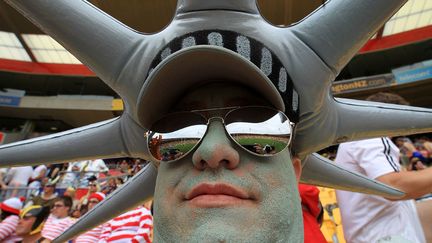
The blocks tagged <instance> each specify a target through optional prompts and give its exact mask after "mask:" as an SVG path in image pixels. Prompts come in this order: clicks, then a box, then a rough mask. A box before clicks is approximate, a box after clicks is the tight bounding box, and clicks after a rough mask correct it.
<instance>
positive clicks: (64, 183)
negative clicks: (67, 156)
mask: <svg viewBox="0 0 432 243" xmlns="http://www.w3.org/2000/svg"><path fill="white" fill-rule="evenodd" d="M80 166H81V162H79V161H78V162H71V163H69V164H68V166H67V169H66V171H64V174H63V175H61V179H60V182H59V186H60V187H64V188H65V187H69V186H77V184H78V179H79V174H80V171H81V167H80Z"/></svg>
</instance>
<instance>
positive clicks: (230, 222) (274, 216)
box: [154, 86, 303, 242]
mask: <svg viewBox="0 0 432 243" xmlns="http://www.w3.org/2000/svg"><path fill="white" fill-rule="evenodd" d="M210 87H211V88H209V89H205V90H204V91H203V90H201V91H202V94H203V95H202V96H200V97H206V98H205V99H200V102H204V103H205V104H206V105H207V104H210V105H208V106H207V107H214V106H211V104H214V103H218V104H217V105H220V104H223V105H226V104H225V103H224V101H229V100H230V97H231V96H232V97H236V99H238V97H239V92H237V91H239V90H236V88H233V87H227V90H223V89H222V90H221V88H220V87H218V88H219V90H218V94H224V95H219V96H217V97H215V95H213V94H214V93H213V92H211V91H213V90H215V88H214V87H212V86H210ZM206 90H207V91H206ZM225 91H226V92H225ZM192 93H193V94H194V95H193V96H192V97H196V95H195V94H196V93H195V92H192ZM240 93H241V92H240ZM230 95H231V96H230ZM243 96H244V97H250V95H249V96H246V95H245V93H244V91H243V93H242V95H240V97H243ZM188 97H191V96H188ZM195 99H196V98H195ZM186 100H187V99H186ZM192 100H193V99H192ZM207 100H208V102H207ZM187 101H188V100H187ZM215 101H217V102H215ZM221 101H222V102H221ZM206 102H207V103H206ZM154 212H155V215H154V225H155V229H154V237H155V241H156V242H303V229H302V214H301V206H300V199H299V195H298V190H297V181H296V175H295V173H294V169H293V166H292V162H291V156H290V154H289V151H288V150H286V151H285V152H281V153H279V154H277V155H275V156H272V157H258V156H254V155H251V154H250V153H248V152H246V151H244V150H243V149H242V148H240V147H238V146H237V145H236V144H235V143H234V142H232V141H230V139H229V138H228V137H227V136H226V134H225V132H224V127H223V124H222V123H221V122H220V121H212V122H211V123H210V125H209V128H208V132H207V134H206V136H205V137H204V139H203V140H202V142H201V144H200V145H199V146H198V147H197V148H196V149H195V151H193V152H192V153H191V154H189V155H188V156H186V157H185V158H183V159H181V160H180V161H176V162H172V163H162V164H161V165H160V166H159V171H158V179H157V183H156V192H155V197H154Z"/></svg>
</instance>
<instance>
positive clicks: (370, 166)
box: [335, 93, 432, 243]
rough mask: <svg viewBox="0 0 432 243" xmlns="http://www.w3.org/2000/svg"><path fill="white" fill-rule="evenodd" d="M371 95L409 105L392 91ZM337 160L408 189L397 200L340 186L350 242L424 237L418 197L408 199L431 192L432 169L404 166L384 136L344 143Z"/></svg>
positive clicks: (421, 239) (421, 240) (419, 239)
mask: <svg viewBox="0 0 432 243" xmlns="http://www.w3.org/2000/svg"><path fill="white" fill-rule="evenodd" d="M367 100H369V101H376V102H384V103H393V104H404V105H407V104H408V102H406V101H405V100H404V99H403V98H402V97H400V96H398V95H395V94H390V93H378V94H375V95H372V96H370V97H368V99H367ZM335 162H336V164H337V165H339V166H342V167H345V168H347V169H348V170H349V171H353V172H357V173H360V174H363V175H365V176H367V177H369V178H371V179H376V180H378V181H380V182H382V183H385V184H387V185H390V186H393V187H395V188H397V189H400V190H401V191H404V192H405V193H406V194H405V196H404V197H403V198H400V199H399V201H389V200H388V199H385V198H382V197H380V196H374V195H368V194H362V193H354V192H348V191H340V190H336V194H337V199H338V204H339V208H340V211H341V216H342V222H343V225H344V234H345V237H346V240H347V242H356V243H370V242H417V243H424V242H425V238H424V234H423V230H422V226H421V224H420V221H419V218H418V215H417V210H416V207H415V204H414V201H413V200H408V199H415V198H418V197H421V196H422V195H424V194H427V193H430V192H431V191H432V168H430V169H424V170H421V171H401V167H400V164H399V149H398V148H397V147H396V146H395V144H393V143H392V141H391V140H390V139H389V138H386V137H385V138H373V139H366V140H361V141H354V142H348V143H342V144H340V145H339V149H338V152H337V156H336V160H335Z"/></svg>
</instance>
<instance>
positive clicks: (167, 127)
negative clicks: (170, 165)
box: [148, 112, 207, 162]
mask: <svg viewBox="0 0 432 243" xmlns="http://www.w3.org/2000/svg"><path fill="white" fill-rule="evenodd" d="M206 129H207V125H206V120H205V119H204V118H203V117H201V116H200V115H198V114H195V113H191V112H180V113H173V114H171V115H168V116H166V117H164V118H162V119H161V120H159V121H157V122H156V123H155V124H154V125H153V127H152V129H151V131H152V132H151V133H150V135H149V139H148V146H149V149H150V153H151V154H152V156H153V157H154V158H155V159H156V160H158V161H165V162H169V161H174V160H177V159H179V158H182V157H184V156H185V155H186V154H187V153H188V152H189V151H191V150H192V149H193V148H194V147H195V145H197V144H198V142H199V141H200V140H201V138H202V137H203V136H204V134H205V132H206ZM155 131H156V132H155Z"/></svg>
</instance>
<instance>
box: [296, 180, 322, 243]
mask: <svg viewBox="0 0 432 243" xmlns="http://www.w3.org/2000/svg"><path fill="white" fill-rule="evenodd" d="M299 193H300V198H301V205H302V212H303V230H304V243H327V240H326V239H325V237H324V235H323V233H322V232H321V230H320V227H321V224H322V221H323V218H322V217H323V208H322V205H321V203H320V200H319V190H318V188H317V187H316V186H311V185H305V184H299Z"/></svg>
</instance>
